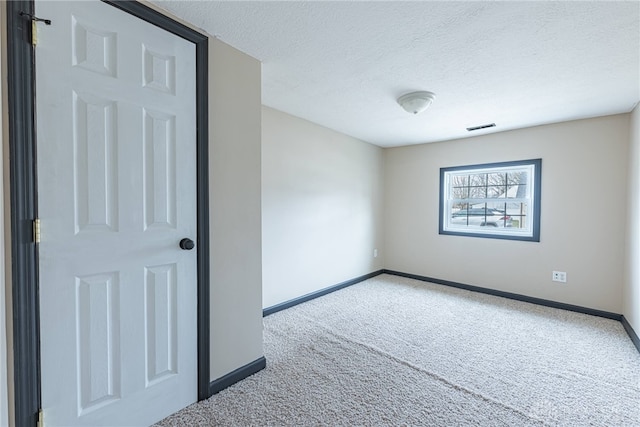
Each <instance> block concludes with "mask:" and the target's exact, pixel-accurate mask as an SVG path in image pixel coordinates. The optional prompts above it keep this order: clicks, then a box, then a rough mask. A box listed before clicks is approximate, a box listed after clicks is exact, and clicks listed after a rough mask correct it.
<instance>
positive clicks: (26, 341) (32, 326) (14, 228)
mask: <svg viewBox="0 0 640 427" xmlns="http://www.w3.org/2000/svg"><path fill="white" fill-rule="evenodd" d="M6 6H7V16H6V19H7V22H6V24H7V61H8V76H7V77H8V88H7V89H8V90H7V95H8V100H9V104H8V107H9V108H8V109H9V111H8V113H9V122H8V126H9V186H10V197H11V202H10V203H11V207H10V210H11V267H10V268H11V275H12V293H13V299H12V312H13V387H14V388H13V392H14V401H15V405H14V410H15V419H14V421H15V425H18V426H30V425H35V424H36V422H37V420H38V411H39V408H40V335H39V333H40V325H39V305H38V303H39V298H38V268H37V266H38V254H37V248H36V244H35V243H34V241H33V220H34V219H35V218H36V216H37V194H36V163H35V162H36V160H35V159H36V155H35V150H36V143H35V120H34V118H35V103H34V101H35V99H34V93H35V87H34V86H35V83H34V82H35V69H34V50H33V47H32V44H31V21H30V20H28V19H26V18H24V17H22V16H20V12H26V13H29V14H33V10H34V3H33V1H32V0H17V1H8V2H6Z"/></svg>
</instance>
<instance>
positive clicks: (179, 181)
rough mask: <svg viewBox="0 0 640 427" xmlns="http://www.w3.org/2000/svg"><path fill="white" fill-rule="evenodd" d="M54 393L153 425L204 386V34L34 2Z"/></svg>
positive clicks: (104, 414)
mask: <svg viewBox="0 0 640 427" xmlns="http://www.w3.org/2000/svg"><path fill="white" fill-rule="evenodd" d="M36 13H37V14H38V15H39V16H46V17H47V19H51V20H52V22H53V24H52V25H51V26H46V27H40V30H39V34H38V38H39V40H38V45H37V46H36V85H37V131H38V143H37V161H38V204H39V217H40V220H41V227H42V230H41V243H40V245H39V257H40V261H39V269H40V273H39V274H40V328H41V369H42V381H41V382H42V406H43V411H44V416H45V422H46V425H48V426H55V425H92V426H93V425H148V424H152V423H154V422H155V421H157V420H159V419H161V418H163V417H165V416H167V415H169V414H171V413H173V412H175V411H177V410H179V409H180V408H182V407H184V406H186V405H188V404H190V403H193V402H195V401H196V400H197V356H196V354H197V353H196V351H197V343H196V332H197V323H196V312H197V310H196V291H197V289H196V288H197V283H196V262H197V261H196V258H197V248H195V249H194V250H191V251H186V250H181V249H180V248H179V246H178V243H179V242H180V240H181V239H182V238H184V237H189V238H191V239H193V240H196V232H197V229H196V123H195V121H196V114H195V105H196V104H195V46H194V45H193V44H192V43H191V42H188V41H186V40H184V39H182V38H180V37H177V36H175V35H173V34H170V33H168V32H166V31H164V30H162V29H160V28H158V27H156V26H154V25H151V24H149V23H147V22H144V21H142V20H139V19H138V18H135V17H133V16H131V15H129V14H127V13H125V12H123V11H121V10H119V9H116V8H114V7H112V6H110V5H108V4H105V3H102V2H99V1H86V2H85V1H83V2H77V1H70V2H52V1H36Z"/></svg>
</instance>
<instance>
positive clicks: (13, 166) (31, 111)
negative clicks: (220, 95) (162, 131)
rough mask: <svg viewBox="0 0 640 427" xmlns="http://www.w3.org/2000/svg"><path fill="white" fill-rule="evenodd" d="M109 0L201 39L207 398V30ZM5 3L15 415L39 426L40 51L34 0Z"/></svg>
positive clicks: (202, 330)
mask: <svg viewBox="0 0 640 427" xmlns="http://www.w3.org/2000/svg"><path fill="white" fill-rule="evenodd" d="M103 1H104V2H105V3H108V4H110V5H112V6H114V7H116V8H118V9H121V10H123V11H125V12H127V13H129V14H131V15H134V16H136V17H138V18H140V19H142V20H144V21H146V22H149V23H151V24H153V25H156V26H158V27H160V28H163V29H164V30H166V31H169V32H170V33H173V34H175V35H177V36H180V37H182V38H184V39H186V40H188V41H190V42H192V43H194V44H195V46H196V76H195V78H196V103H197V105H196V116H197V117H196V123H197V142H196V144H197V160H196V162H197V166H196V167H197V205H198V208H197V228H198V233H197V245H198V260H197V263H198V272H197V277H198V285H197V286H198V291H197V293H198V301H197V311H198V313H197V317H198V332H197V337H198V338H197V340H198V362H197V363H198V399H199V400H202V399H206V398H208V397H209V396H210V391H209V381H210V378H209V353H210V348H209V178H208V177H209V172H208V170H209V169H208V168H209V165H208V163H209V162H208V122H209V119H208V93H209V91H208V37H207V36H205V35H204V34H201V33H199V32H197V31H195V30H193V29H191V28H189V27H187V26H185V25H183V24H181V23H179V22H176V21H174V20H173V19H171V18H169V17H168V16H166V15H164V14H162V13H160V12H158V11H156V10H154V9H151V8H149V7H147V6H145V5H143V4H142V3H138V2H137V1H133V0H119V1H110V0H103ZM5 4H6V8H7V16H6V21H7V22H6V24H7V26H6V28H7V62H8V88H7V95H8V100H9V103H8V106H9V108H8V110H9V111H8V113H9V114H8V116H9V120H8V123H7V125H8V128H9V186H10V187H9V188H10V197H11V198H10V211H11V230H10V236H11V264H10V267H9V266H7V267H8V268H11V277H12V316H13V388H14V401H15V402H14V404H15V405H14V409H15V412H14V418H15V425H18V426H36V424H37V422H38V416H39V411H40V406H41V400H40V324H39V292H38V247H37V244H36V243H35V242H34V237H33V235H34V233H33V223H34V220H35V219H36V218H37V217H38V206H37V202H38V199H37V194H38V193H37V180H36V172H37V169H36V155H35V154H36V130H35V129H36V126H35V94H36V88H35V52H34V48H33V46H32V44H31V20H30V19H29V18H28V17H26V16H24V15H21V12H24V13H26V14H30V15H33V12H34V0H12V1H8V2H6V3H5ZM39 18H43V19H46V18H47V17H46V16H43V17H39ZM53 25H56V23H55V22H54V23H53Z"/></svg>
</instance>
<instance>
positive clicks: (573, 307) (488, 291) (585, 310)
mask: <svg viewBox="0 0 640 427" xmlns="http://www.w3.org/2000/svg"><path fill="white" fill-rule="evenodd" d="M383 272H384V273H385V274H391V275H394V276H400V277H407V278H409V279H415V280H421V281H423V282H429V283H435V284H438V285H445V286H451V287H454V288H459V289H464V290H467V291H473V292H480V293H483V294H488V295H493V296H497V297H502V298H509V299H513V300H517V301H523V302H528V303H531V304H537V305H544V306H546V307H551V308H559V309H561V310H568V311H575V312H577V313H583V314H589V315H591V316H598V317H604V318H607V319H613V320H618V321H621V319H622V315H621V314H617V313H610V312H608V311H602V310H596V309H593V308H587V307H581V306H579V305H572V304H565V303H562V302H556V301H551V300H547V299H542V298H535V297H529V296H526V295H520V294H514V293H511V292H504V291H498V290H495V289H489V288H482V287H480V286H473V285H466V284H464V283H458V282H451V281H449V280H442V279H436V278H433V277H425V276H419V275H417V274H409V273H402V272H400V271H393V270H383Z"/></svg>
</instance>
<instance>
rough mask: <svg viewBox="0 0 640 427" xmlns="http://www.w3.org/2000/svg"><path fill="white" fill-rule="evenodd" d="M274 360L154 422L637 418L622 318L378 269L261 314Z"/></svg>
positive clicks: (487, 422)
mask: <svg viewBox="0 0 640 427" xmlns="http://www.w3.org/2000/svg"><path fill="white" fill-rule="evenodd" d="M264 340H265V344H264V352H265V357H266V358H267V368H266V369H265V370H263V371H261V372H259V373H258V374H256V375H253V376H252V377H249V378H247V379H245V380H244V381H241V382H240V383H238V384H236V385H234V386H232V387H230V388H228V389H226V390H224V391H222V392H221V393H219V394H217V395H215V396H213V397H211V398H210V399H208V400H206V401H202V402H199V403H196V404H194V405H191V406H189V407H188V408H185V409H184V410H182V411H180V412H178V413H177V414H174V415H172V416H170V417H168V418H166V419H165V420H163V421H162V422H160V423H158V424H157V425H158V426H218V425H219V426H284V425H294V426H338V425H341V426H356V425H361V426H384V425H388V426H396V425H404V426H407V425H410V426H418V425H421V426H534V425H535V426H538V425H549V426H552V425H558V426H640V354H639V353H638V351H637V350H636V348H635V347H634V346H633V344H632V342H631V340H630V339H629V337H628V336H627V334H626V333H625V331H624V329H623V327H622V325H621V324H620V323H619V322H617V321H613V320H608V319H602V318H598V317H592V316H587V315H583V314H578V313H573V312H567V311H563V310H557V309H552V308H547V307H541V306H536V305H532V304H527V303H523V302H518V301H512V300H508V299H503V298H497V297H493V296H488V295H484V294H479V293H473V292H468V291H463V290H459V289H455V288H449V287H445V286H440V285H433V284H429V283H424V282H419V281H415V280H411V279H405V278H400V277H396V276H390V275H381V276H377V277H375V278H373V279H370V280H367V281H365V282H362V283H359V284H357V285H354V286H351V287H349V288H346V289H343V290H341V291H338V292H334V293H332V294H329V295H327V296H324V297H321V298H318V299H315V300H313V301H310V302H308V303H305V304H301V305H298V306H296V307H293V308H290V309H288V310H285V311H282V312H279V313H276V314H273V315H271V316H269V317H266V318H265V319H264Z"/></svg>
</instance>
